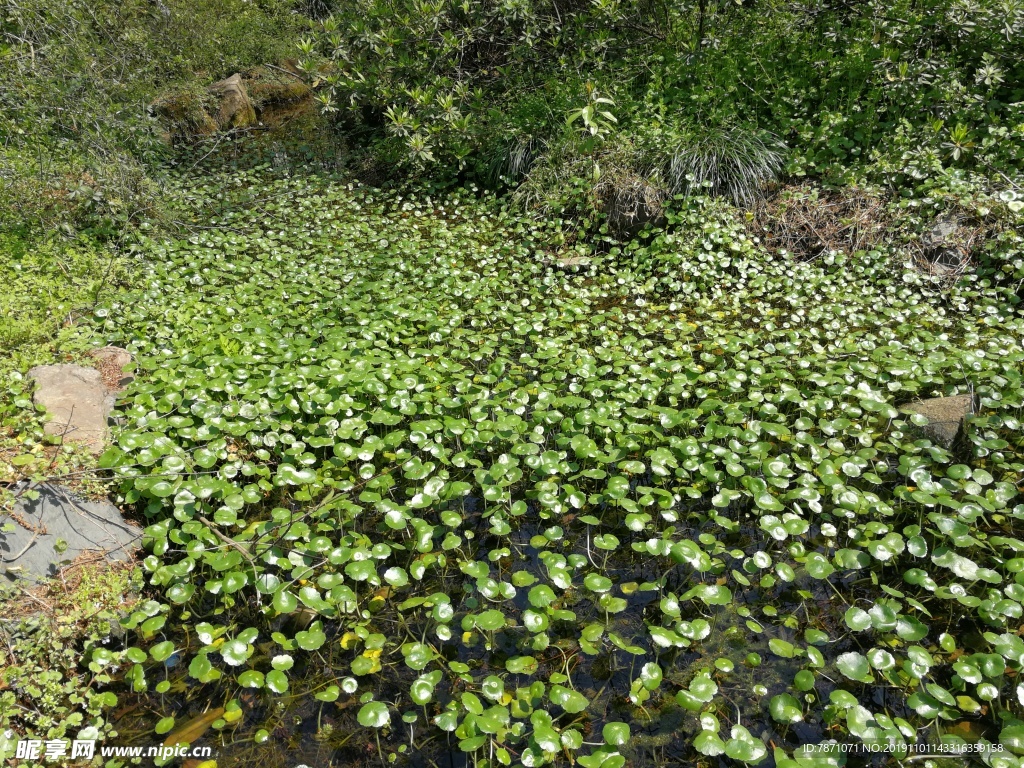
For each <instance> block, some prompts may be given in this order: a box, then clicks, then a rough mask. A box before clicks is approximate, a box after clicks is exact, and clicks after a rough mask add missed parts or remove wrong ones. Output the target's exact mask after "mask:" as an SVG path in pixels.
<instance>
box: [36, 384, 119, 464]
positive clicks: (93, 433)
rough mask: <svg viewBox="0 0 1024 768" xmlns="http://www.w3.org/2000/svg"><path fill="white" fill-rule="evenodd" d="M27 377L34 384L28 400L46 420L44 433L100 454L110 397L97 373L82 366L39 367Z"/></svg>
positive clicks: (110, 403)
mask: <svg viewBox="0 0 1024 768" xmlns="http://www.w3.org/2000/svg"><path fill="white" fill-rule="evenodd" d="M28 376H29V378H30V379H32V380H34V381H35V383H36V391H35V394H34V395H33V397H32V399H33V400H34V401H35V402H36V403H38V404H39V405H42V406H43V407H44V408H46V410H47V412H48V413H49V416H50V419H49V421H47V423H46V433H47V434H49V435H62V436H63V438H64V440H66V441H68V442H73V443H81V444H83V445H85V446H87V447H88V448H89V450H91V451H92V452H93V453H97V454H98V453H100V452H102V451H103V448H104V444H105V442H106V439H107V419H108V418H109V417H110V412H111V410H113V407H114V397H113V395H111V394H110V393H109V392H108V391H107V388H106V387H105V386H104V384H103V377H102V375H101V374H100V372H99V371H97V370H96V369H95V368H87V367H85V366H82V365H40V366H36V367H35V368H33V369H32V370H30V371H29V372H28Z"/></svg>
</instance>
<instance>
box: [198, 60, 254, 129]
mask: <svg viewBox="0 0 1024 768" xmlns="http://www.w3.org/2000/svg"><path fill="white" fill-rule="evenodd" d="M207 91H208V92H209V93H210V95H211V96H213V97H214V98H215V99H216V101H217V111H216V113H215V118H214V119H215V120H216V121H217V127H218V128H219V129H220V130H222V131H226V130H228V129H230V128H245V127H247V126H250V125H252V124H253V123H255V122H256V110H255V109H254V108H253V105H252V101H250V100H249V92H248V90H247V89H246V87H245V83H244V82H243V81H242V76H241V75H240V74H238V73H237V72H236V73H235V74H233V75H232V76H231V77H226V78H224V79H223V80H218V81H217V82H216V83H214V84H213V85H211V86H210V87H209V88H208V89H207Z"/></svg>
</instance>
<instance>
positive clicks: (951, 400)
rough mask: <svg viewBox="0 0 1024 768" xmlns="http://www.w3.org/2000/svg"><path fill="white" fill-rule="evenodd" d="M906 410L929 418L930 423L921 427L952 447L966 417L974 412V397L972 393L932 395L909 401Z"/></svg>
mask: <svg viewBox="0 0 1024 768" xmlns="http://www.w3.org/2000/svg"><path fill="white" fill-rule="evenodd" d="M904 410H906V411H909V412H910V413H917V414H920V415H921V416H924V417H925V418H926V419H928V424H927V425H925V426H923V427H919V429H921V430H922V431H923V432H924V433H925V434H926V435H928V436H929V437H930V438H932V439H933V440H935V441H936V442H938V443H941V444H942V445H943V446H945V447H946V448H950V447H951V446H952V445H953V443H954V442H955V441H956V437H957V435H958V434H959V433H960V428H961V427H962V426H963V422H964V418H965V417H967V416H970V415H971V414H972V413H974V398H973V397H972V396H971V395H954V396H953V397H932V398H929V399H928V400H915V401H914V402H912V403H908V404H907V405H906V406H905V408H904Z"/></svg>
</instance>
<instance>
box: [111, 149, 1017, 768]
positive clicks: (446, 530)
mask: <svg viewBox="0 0 1024 768" xmlns="http://www.w3.org/2000/svg"><path fill="white" fill-rule="evenodd" d="M174 194H175V195H176V198H177V201H178V202H177V205H178V208H179V210H178V215H179V218H180V220H181V221H182V222H191V224H190V225H189V226H192V227H194V229H193V230H192V234H190V235H189V236H186V237H184V238H183V239H180V240H156V239H154V240H149V241H146V242H144V243H143V244H142V246H141V247H140V249H139V252H138V258H139V259H140V261H141V263H142V265H143V269H144V279H143V280H142V284H143V287H142V288H141V289H140V290H139V291H137V292H136V293H135V294H131V295H128V296H127V297H126V298H123V299H121V300H119V301H118V302H117V303H114V304H111V305H109V306H108V307H107V308H106V309H104V310H101V311H100V312H99V316H98V317H97V318H96V320H95V323H94V326H93V328H92V331H91V332H92V333H95V334H96V335H97V337H98V340H100V341H103V342H118V343H123V344H126V345H127V346H128V347H129V348H130V349H132V350H133V351H134V352H136V353H137V355H138V360H139V365H140V368H141V375H140V376H139V378H138V379H137V381H136V383H135V384H134V385H133V386H132V388H131V390H130V391H129V393H128V395H127V396H126V398H125V400H124V402H123V404H122V406H121V408H122V411H123V416H124V418H125V420H126V426H125V427H124V429H123V430H122V431H121V432H120V435H119V438H118V442H117V446H116V447H114V448H112V449H110V450H109V451H108V452H107V453H106V454H105V455H104V457H103V458H102V462H103V464H104V466H106V467H109V468H112V469H113V470H114V472H115V473H116V475H117V476H118V477H119V478H121V492H122V494H123V495H124V498H125V500H126V501H127V502H128V503H138V505H139V508H140V509H141V510H142V512H143V513H144V514H145V516H146V517H147V519H148V521H149V522H150V526H149V527H148V529H147V539H146V545H147V548H148V550H149V551H148V557H147V558H146V559H145V562H144V565H145V569H146V571H147V574H148V581H149V584H150V585H151V595H150V596H151V598H152V599H151V600H149V601H148V602H146V603H144V604H143V605H142V606H141V607H140V608H139V609H137V610H136V611H135V612H134V613H133V615H132V617H131V619H130V620H129V621H128V625H129V627H130V628H131V629H133V630H134V631H135V634H134V637H135V638H136V639H135V641H134V642H135V643H136V645H135V646H132V647H131V648H128V649H126V650H115V649H100V650H99V651H96V652H94V654H93V657H92V659H91V663H92V664H93V666H94V668H95V669H97V670H102V669H104V667H111V668H116V667H117V666H118V665H127V666H126V667H123V668H124V669H126V670H127V672H126V676H125V679H126V680H127V681H128V683H129V684H130V685H131V686H132V687H133V688H134V690H135V691H137V692H140V693H141V692H143V691H148V695H153V694H155V693H156V694H160V693H164V692H168V691H170V692H171V694H174V695H165V696H160V697H157V699H156V701H157V704H156V705H155V706H156V707H157V708H158V709H159V708H162V709H163V718H162V719H161V720H160V722H159V723H158V724H157V726H156V727H157V731H158V732H159V733H161V734H163V733H168V732H171V731H172V729H174V728H175V724H176V720H175V718H177V723H178V725H179V727H180V724H181V723H182V722H183V721H184V720H185V719H187V716H189V715H190V714H194V712H193V710H192V709H190V707H194V703H195V702H197V701H199V702H202V703H203V705H204V706H205V703H206V702H208V701H210V699H211V698H213V699H214V700H215V702H214V703H215V704H216V705H219V706H223V707H224V708H225V710H224V712H225V714H224V715H223V717H222V718H221V719H219V720H217V722H216V723H214V725H215V727H216V728H239V729H241V730H240V734H248V736H246V738H248V737H249V736H251V737H252V738H253V739H254V740H255V741H256V742H260V741H265V740H267V739H268V737H269V736H270V733H271V732H272V731H274V729H275V728H278V727H280V725H281V718H282V717H283V716H282V714H281V713H282V712H283V711H285V710H284V703H285V702H288V703H289V706H290V705H292V704H294V702H296V701H304V702H306V703H307V704H311V705H312V708H310V709H307V713H312V714H311V715H310V716H311V718H312V720H313V721H314V722H316V723H319V725H320V731H319V732H318V733H319V734H320V735H321V736H323V731H324V727H325V726H324V724H325V723H326V724H328V725H330V726H331V727H333V728H335V729H336V730H335V736H338V735H339V734H340V735H341V737H340V738H337V739H336V741H335V743H336V745H338V749H342V747H341V746H340V745H341V744H343V743H346V742H347V743H349V747H351V746H352V745H353V744H356V743H357V742H358V743H360V744H361V745H362V752H361V753H360V754H361V755H362V759H373V760H377V759H378V758H377V756H376V752H377V750H380V752H381V758H382V759H387V758H388V755H389V754H390V755H392V756H394V755H396V753H405V755H406V756H404V757H403V756H400V755H399V756H398V761H399V762H403V761H405V760H411V761H412V762H413V763H414V764H422V765H429V764H431V763H430V761H431V760H440V759H441V756H445V757H444V759H445V760H447V759H448V758H447V756H446V755H448V754H449V753H452V752H454V753H456V754H458V753H460V752H461V753H466V754H467V755H468V756H469V760H470V762H471V763H472V764H473V765H485V764H493V765H496V764H506V765H507V764H510V763H511V764H523V765H526V766H535V765H543V764H551V763H555V764H563V765H567V764H569V763H570V762H572V761H575V762H578V763H579V764H580V765H582V766H584V768H595V767H596V766H604V768H616V767H617V766H622V765H624V764H626V763H628V764H630V765H645V764H646V765H655V764H666V763H670V762H673V761H677V762H676V764H678V761H684V762H686V763H687V764H693V763H694V762H700V761H705V762H708V763H710V764H715V763H717V762H718V761H719V760H725V761H726V762H730V761H732V762H746V763H750V764H756V763H759V762H762V761H765V764H766V765H770V764H771V762H772V761H774V763H775V764H776V765H778V766H793V765H798V764H799V765H810V764H820V765H825V764H833V765H834V764H841V763H843V762H844V761H846V760H847V757H846V756H845V755H843V754H841V753H839V752H830V753H825V752H819V753H814V752H813V751H811V750H810V745H814V744H817V743H820V742H826V741H828V740H830V739H835V740H837V741H838V742H842V743H854V744H861V743H863V744H866V745H879V744H890V745H893V747H894V748H895V749H897V751H899V750H900V749H905V748H906V745H908V744H913V743H915V742H916V741H918V740H920V741H922V742H931V743H936V744H937V743H938V742H939V740H940V738H944V739H945V740H946V741H949V742H957V741H958V740H960V741H962V740H964V739H966V740H967V741H969V742H971V743H981V744H985V743H989V742H991V743H994V744H996V745H997V746H996V747H995V749H994V750H992V751H988V752H986V753H984V755H983V756H981V757H979V758H978V759H980V760H984V761H985V762H986V763H987V764H991V765H1000V766H1002V765H1005V766H1010V765H1017V758H1015V757H1014V756H1013V754H1012V751H1019V750H1020V747H1021V745H1022V744H1024V723H1022V722H1020V721H1018V720H1016V719H1015V718H1016V717H1017V716H1019V715H1020V706H1021V705H1020V701H1019V699H1020V698H1024V686H1021V687H1020V688H1018V687H1017V680H1018V672H1019V670H1020V669H1021V667H1022V666H1024V641H1022V640H1021V638H1020V637H1019V636H1018V629H1019V627H1020V620H1021V614H1022V609H1021V602H1022V601H1024V575H1022V574H1024V557H1022V556H1020V555H1021V551H1022V550H1024V541H1022V540H1020V539H1018V538H1016V536H1017V535H1018V532H1017V530H1016V528H1017V526H1019V525H1022V523H1021V521H1020V518H1022V517H1024V504H1021V503H1020V497H1019V490H1018V483H1019V482H1020V478H1021V474H1020V473H1021V469H1022V466H1024V464H1022V445H1021V437H1020V423H1019V421H1018V419H1019V418H1020V413H1021V405H1022V392H1024V390H1022V382H1021V360H1022V359H1024V354H1022V348H1021V339H1022V330H1024V322H1022V319H1021V315H1020V313H1019V312H1017V309H1016V307H1017V304H1016V296H1015V295H1014V293H1013V291H1014V283H1015V278H1014V276H1013V274H1012V271H1013V268H1014V267H1013V265H1012V263H1011V262H1010V261H1009V259H1010V258H1011V257H1012V254H1010V255H1007V254H1004V253H1000V252H999V250H998V248H996V247H993V249H992V252H991V253H990V254H988V256H987V257H986V258H985V259H984V260H983V261H982V263H981V265H980V266H979V269H978V271H977V272H976V273H974V274H972V275H969V276H967V277H965V278H963V279H962V280H961V281H960V283H959V284H957V285H956V286H954V287H952V288H949V287H948V286H947V288H946V289H945V290H941V291H940V290H939V286H938V284H937V283H933V282H928V279H927V278H924V277H922V276H920V275H919V274H917V273H915V272H913V271H912V270H910V269H909V268H905V267H903V266H901V265H900V263H899V261H898V260H894V259H893V257H892V255H891V254H887V253H882V252H877V251H872V252H867V253H865V252H860V253H857V254H854V255H850V256H844V255H842V254H832V255H829V256H827V257H823V258H821V259H819V260H818V261H816V262H813V263H798V262H795V261H791V260H789V259H787V258H786V257H785V256H780V255H778V254H770V253H768V252H766V251H765V250H764V249H762V248H761V247H760V246H759V245H758V243H757V242H756V240H755V239H753V238H751V237H750V236H749V235H747V234H745V231H744V227H743V225H742V223H741V222H742V217H741V216H737V215H736V214H735V212H734V211H733V210H731V209H729V208H728V207H727V206H725V205H723V204H720V203H714V202H711V201H708V200H702V199H694V200H691V201H689V202H686V203H684V204H683V208H682V210H681V211H680V212H678V213H677V214H676V215H675V216H674V217H673V221H672V229H671V230H670V231H671V234H667V233H661V234H658V235H657V236H656V237H654V238H653V239H652V240H650V241H649V242H647V243H646V244H645V245H639V244H637V243H633V244H632V245H631V246H628V247H614V248H610V249H606V251H607V252H605V253H600V254H593V255H592V256H591V257H590V259H589V261H585V262H584V263H583V264H582V265H580V264H577V265H573V266H561V265H559V264H558V263H557V262H556V261H555V260H554V259H553V258H552V257H551V256H550V255H549V254H548V245H547V244H548V243H549V241H550V238H549V237H548V235H547V234H546V232H545V229H544V227H543V226H541V225H539V224H537V223H535V222H532V221H530V220H528V219H521V218H517V217H515V216H514V215H512V214H510V213H508V212H507V211H506V210H505V209H503V208H502V207H501V206H500V205H499V204H498V202H496V201H494V200H492V199H488V198H484V199H479V198H477V197H474V196H473V195H471V194H470V192H468V191H463V192H460V193H451V194H446V195H443V196H438V195H435V196H434V197H431V196H429V195H427V194H426V193H423V194H413V193H404V194H400V193H397V192H381V191H379V190H374V189H369V188H364V187H360V186H358V185H354V184H352V183H349V182H346V181H345V180H344V179H339V178H333V177H328V176H323V175H317V174H316V173H314V172H312V171H310V172H309V173H308V174H306V175H302V176H294V175H293V176H289V175H286V174H280V173H273V172H272V171H271V170H270V169H268V168H256V169H255V170H249V171H238V170H234V171H231V170H220V171H216V172H211V173H209V174H207V175H204V176H203V177H201V178H199V179H198V180H191V181H182V182H180V183H179V186H178V188H176V189H175V190H174ZM1000 259H1003V260H1002V261H1001V260H1000ZM966 392H972V393H974V394H975V395H976V396H977V398H978V403H979V412H978V414H977V415H975V416H974V417H973V418H972V419H970V423H969V425H968V428H967V438H966V440H965V442H966V446H965V447H962V448H961V449H959V452H958V453H957V455H954V454H953V453H952V452H951V451H950V450H947V449H945V448H943V447H941V446H937V445H934V444H932V443H931V442H929V440H928V439H927V438H926V437H925V435H924V433H923V432H921V431H920V430H919V428H918V427H917V426H915V424H914V423H912V420H911V418H910V417H909V416H908V415H907V414H906V413H905V412H904V411H903V410H901V408H902V407H903V406H904V405H905V404H906V403H907V402H909V401H911V400H913V399H915V398H918V397H928V396H934V395H941V394H957V393H966ZM183 691H187V694H186V693H183ZM175 692H177V693H175ZM189 702H192V703H191V704H190V703H189ZM361 729H365V730H361ZM375 729H378V730H376V731H375ZM353 731H355V732H356V737H355V741H350V739H352V732H353ZM200 732H201V731H200ZM375 736H376V737H377V738H375ZM238 738H242V736H239V737H238ZM236 740H237V739H236ZM328 741H329V740H328ZM407 741H408V744H407V743H406V742H407ZM410 745H412V746H410ZM349 747H346V748H349ZM266 748H267V749H270V746H269V745H268V746H267V747H266ZM367 748H369V750H370V752H369V758H368V757H367V754H368V753H367ZM332 749H333V747H332ZM999 750H1002V751H999ZM339 754H340V753H339ZM718 756H721V757H718ZM350 759H352V760H355V759H356V758H350ZM858 759H860V758H858ZM439 764H446V765H447V764H448V763H447V762H444V763H439Z"/></svg>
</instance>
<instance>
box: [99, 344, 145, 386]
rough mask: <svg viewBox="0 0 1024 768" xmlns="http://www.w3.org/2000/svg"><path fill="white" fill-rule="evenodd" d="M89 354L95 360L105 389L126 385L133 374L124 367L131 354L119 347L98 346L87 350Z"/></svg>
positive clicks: (128, 362) (129, 360) (127, 363)
mask: <svg viewBox="0 0 1024 768" xmlns="http://www.w3.org/2000/svg"><path fill="white" fill-rule="evenodd" d="M89 356H90V357H91V358H93V359H94V360H95V361H96V367H97V368H98V369H99V371H100V374H101V375H102V377H103V383H104V384H106V385H107V389H110V390H118V389H121V388H122V387H126V386H128V384H130V383H131V381H132V379H134V378H135V375H134V374H132V373H128V372H126V371H125V368H127V367H128V365H129V364H130V363H131V362H132V354H131V352H129V351H128V350H127V349H121V347H109V346H108V347H100V348H99V349H94V350H92V351H91V352H89Z"/></svg>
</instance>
